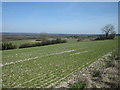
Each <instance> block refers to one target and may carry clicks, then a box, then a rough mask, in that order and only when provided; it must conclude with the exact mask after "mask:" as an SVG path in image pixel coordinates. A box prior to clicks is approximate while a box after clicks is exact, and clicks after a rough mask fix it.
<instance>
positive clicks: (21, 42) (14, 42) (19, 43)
mask: <svg viewBox="0 0 120 90" xmlns="http://www.w3.org/2000/svg"><path fill="white" fill-rule="evenodd" d="M5 42H11V43H12V44H14V45H17V46H19V45H21V44H25V43H34V42H38V41H35V39H31V40H14V41H13V40H11V41H5Z"/></svg>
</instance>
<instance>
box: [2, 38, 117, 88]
mask: <svg viewBox="0 0 120 90" xmlns="http://www.w3.org/2000/svg"><path fill="white" fill-rule="evenodd" d="M28 42H29V41H28ZM31 42H34V41H31ZM15 43H16V44H18V45H19V44H21V43H27V41H26V40H25V41H23V42H20V41H15ZM117 47H118V46H117V39H116V40H104V41H84V42H76V39H69V40H68V43H63V44H56V45H48V46H41V47H33V48H24V49H14V50H5V51H3V52H2V55H3V56H2V60H3V61H2V63H3V66H2V70H3V73H2V74H3V83H2V84H3V88H13V87H14V88H24V87H26V88H28V87H30V88H37V87H55V86H57V85H58V84H60V83H61V82H62V81H64V80H67V79H68V78H69V77H70V76H71V75H72V74H74V73H75V72H77V71H79V70H81V69H82V68H84V67H86V66H88V65H89V64H90V63H92V62H94V61H95V60H97V59H98V58H100V57H101V56H103V55H105V54H106V53H108V52H110V51H112V50H113V49H115V48H117Z"/></svg>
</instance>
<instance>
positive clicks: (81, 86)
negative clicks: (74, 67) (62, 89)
mask: <svg viewBox="0 0 120 90" xmlns="http://www.w3.org/2000/svg"><path fill="white" fill-rule="evenodd" d="M85 86H86V83H85V82H80V83H74V84H73V85H72V86H71V88H81V89H83V88H85Z"/></svg>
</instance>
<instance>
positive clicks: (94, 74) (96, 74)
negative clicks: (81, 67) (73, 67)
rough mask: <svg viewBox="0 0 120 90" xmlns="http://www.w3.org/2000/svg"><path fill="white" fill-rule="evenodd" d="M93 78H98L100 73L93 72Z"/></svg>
mask: <svg viewBox="0 0 120 90" xmlns="http://www.w3.org/2000/svg"><path fill="white" fill-rule="evenodd" d="M92 76H93V77H100V76H101V73H100V71H94V72H93V74H92Z"/></svg>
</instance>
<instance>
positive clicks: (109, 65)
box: [106, 61, 114, 67]
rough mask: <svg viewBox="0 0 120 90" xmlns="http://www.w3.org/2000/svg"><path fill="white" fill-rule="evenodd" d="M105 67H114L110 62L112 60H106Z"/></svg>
mask: <svg viewBox="0 0 120 90" xmlns="http://www.w3.org/2000/svg"><path fill="white" fill-rule="evenodd" d="M106 67H114V64H113V63H112V61H108V62H106Z"/></svg>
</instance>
